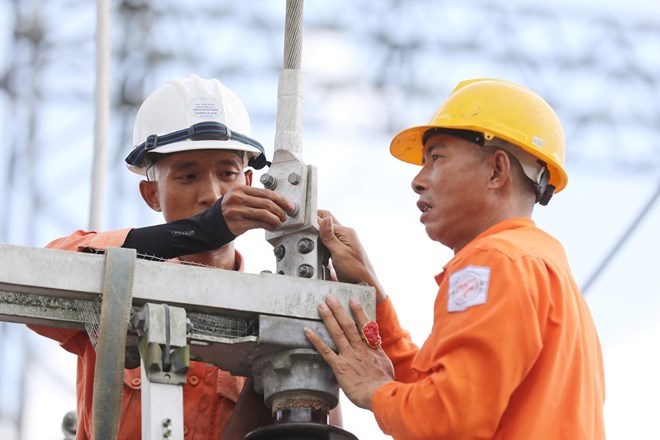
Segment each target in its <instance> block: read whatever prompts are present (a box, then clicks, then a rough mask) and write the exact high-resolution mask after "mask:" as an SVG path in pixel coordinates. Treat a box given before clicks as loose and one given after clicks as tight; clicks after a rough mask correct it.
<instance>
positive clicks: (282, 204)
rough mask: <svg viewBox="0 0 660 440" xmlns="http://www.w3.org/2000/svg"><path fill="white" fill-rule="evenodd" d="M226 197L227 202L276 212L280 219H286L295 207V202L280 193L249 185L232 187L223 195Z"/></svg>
mask: <svg viewBox="0 0 660 440" xmlns="http://www.w3.org/2000/svg"><path fill="white" fill-rule="evenodd" d="M224 197H225V198H228V199H229V201H228V203H231V204H237V205H241V206H249V207H252V208H260V209H266V210H268V211H271V212H273V213H276V214H277V215H278V216H279V217H280V218H281V219H282V221H286V218H287V215H286V214H287V213H289V212H292V211H293V210H294V209H295V204H294V203H292V202H290V201H288V200H287V199H285V198H284V197H282V196H281V195H279V194H277V193H275V192H273V191H269V190H265V189H261V188H253V187H251V186H240V187H234V188H232V189H231V190H229V191H228V192H227V194H225V196H224Z"/></svg>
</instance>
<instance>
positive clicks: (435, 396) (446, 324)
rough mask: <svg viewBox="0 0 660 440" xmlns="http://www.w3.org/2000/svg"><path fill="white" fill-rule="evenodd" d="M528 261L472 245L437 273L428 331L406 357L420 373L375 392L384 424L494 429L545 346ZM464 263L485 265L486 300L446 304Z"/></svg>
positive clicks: (394, 428) (443, 431)
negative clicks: (452, 281)
mask: <svg viewBox="0 0 660 440" xmlns="http://www.w3.org/2000/svg"><path fill="white" fill-rule="evenodd" d="M523 261H525V260H523ZM526 261H527V263H524V262H521V261H515V262H514V261H512V260H511V259H509V258H508V257H507V256H505V255H503V254H501V253H500V252H498V251H497V250H492V249H491V250H485V251H477V252H475V253H474V254H472V255H470V256H469V257H468V258H466V259H465V260H464V261H461V262H460V263H458V264H457V265H456V266H455V267H453V268H452V269H451V270H448V271H447V272H449V273H447V274H445V275H444V276H443V278H442V280H439V286H440V290H439V292H438V296H437V297H436V303H435V317H434V328H433V331H432V333H431V335H430V336H429V338H428V339H427V341H426V342H425V344H424V346H423V347H422V349H421V350H420V352H419V354H418V355H417V356H416V357H415V359H414V360H413V361H412V363H411V367H412V368H413V369H414V370H417V371H418V373H419V379H418V380H417V381H416V382H414V383H401V382H400V381H398V382H390V383H388V384H385V385H383V386H381V387H380V388H378V390H376V393H375V394H374V396H373V398H372V402H371V403H372V408H373V412H374V415H375V417H376V420H377V422H378V424H379V425H380V427H381V429H382V430H383V432H385V433H386V434H389V435H391V436H393V437H394V438H395V439H406V440H416V439H434V440H441V439H462V438H468V437H469V438H492V437H493V435H494V433H495V432H496V429H497V427H498V424H499V421H500V418H501V415H502V413H503V412H504V410H505V408H506V406H507V402H508V400H509V397H510V396H511V394H512V393H513V392H514V391H515V389H516V387H517V386H518V385H519V384H520V382H521V381H522V380H523V378H524V377H525V376H526V374H527V373H528V372H529V370H530V369H531V367H532V365H533V364H534V361H535V359H536V358H537V357H538V355H539V353H540V351H541V348H542V339H541V329H540V327H539V324H538V319H537V311H536V307H535V300H534V296H535V292H534V291H533V288H532V287H530V286H533V285H534V284H533V282H534V280H530V278H532V277H531V276H530V271H531V270H532V269H531V268H530V267H527V266H529V264H533V263H532V262H530V261H529V260H526ZM468 266H477V267H481V268H490V269H489V270H488V272H489V281H488V283H487V284H486V288H485V289H486V292H487V297H486V301H485V302H484V303H483V304H479V305H473V306H471V307H468V308H466V309H465V310H463V311H452V312H449V311H448V309H449V308H450V307H449V303H448V298H449V297H448V289H449V285H450V282H449V279H450V276H451V273H452V272H453V273H456V272H458V271H460V270H461V269H465V268H466V267H468Z"/></svg>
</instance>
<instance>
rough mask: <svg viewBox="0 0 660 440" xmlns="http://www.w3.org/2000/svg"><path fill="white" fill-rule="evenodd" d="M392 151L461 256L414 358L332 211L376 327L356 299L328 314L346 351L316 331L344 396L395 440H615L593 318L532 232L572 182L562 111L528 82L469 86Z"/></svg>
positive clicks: (338, 250)
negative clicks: (370, 290) (606, 420)
mask: <svg viewBox="0 0 660 440" xmlns="http://www.w3.org/2000/svg"><path fill="white" fill-rule="evenodd" d="M390 151H391V153H392V154H393V155H394V157H396V158H398V159H400V160H402V161H404V162H408V163H413V164H416V165H420V166H421V170H420V171H419V173H418V174H417V176H416V177H415V178H414V179H413V181H412V189H413V191H414V192H415V193H417V194H418V196H419V199H418V202H417V207H418V208H419V210H420V211H421V216H420V221H421V223H422V224H423V225H424V226H425V228H426V232H427V234H428V236H429V237H430V238H431V239H432V240H434V241H438V242H440V243H441V244H443V245H445V246H447V247H449V248H450V249H452V250H453V251H454V257H453V258H452V259H451V260H450V261H449V262H448V263H447V264H445V265H444V267H442V269H441V270H440V273H439V274H438V275H437V276H436V277H435V278H436V281H437V284H438V286H439V290H438V293H437V296H436V300H435V305H434V311H433V313H434V322H433V328H432V329H431V330H430V335H429V337H428V339H427V340H426V342H425V343H424V344H423V345H422V347H421V348H418V347H417V346H416V345H414V344H413V343H412V341H411V339H410V336H409V334H408V333H407V332H406V331H404V330H403V329H402V327H401V326H400V325H399V321H398V318H397V315H396V313H395V310H394V308H393V306H392V303H391V301H390V299H389V298H388V297H387V295H386V293H385V291H384V289H383V287H382V286H381V284H380V283H379V281H378V278H377V276H376V274H375V272H374V269H373V268H372V266H371V264H370V262H369V259H368V257H367V255H366V253H365V251H364V249H363V248H362V246H361V244H360V242H359V240H358V238H357V236H356V235H355V232H354V231H353V230H352V229H350V228H346V227H343V226H341V225H340V224H339V223H338V222H337V220H336V219H334V218H333V217H332V215H331V214H330V213H329V212H321V217H322V218H321V219H320V233H321V238H322V239H323V242H324V243H325V245H326V246H327V247H328V249H329V250H330V252H331V254H332V262H333V266H334V268H335V270H336V275H337V278H338V279H339V281H345V282H352V283H358V282H362V283H367V284H369V285H371V286H374V287H375V288H376V295H377V311H376V314H377V316H376V321H370V318H369V317H368V316H366V314H365V312H364V309H363V308H362V306H361V305H360V304H359V303H357V302H352V303H351V312H352V315H353V316H352V317H351V316H350V315H349V313H348V312H347V311H345V310H343V309H342V307H341V305H340V304H339V303H338V302H337V301H336V300H335V299H334V298H331V297H330V298H328V299H327V300H326V302H325V303H322V304H321V305H320V306H319V313H320V315H321V317H322V318H323V320H324V322H325V324H326V326H327V327H328V329H329V333H330V334H331V335H333V339H334V342H335V344H336V346H337V350H338V351H337V352H334V351H332V350H331V349H330V348H329V347H328V346H327V345H326V344H325V343H324V342H323V341H322V340H321V339H320V338H319V337H318V335H316V334H315V333H314V332H312V331H310V330H306V334H307V337H308V339H309V340H310V342H312V344H313V345H314V346H315V347H316V348H317V350H319V352H320V353H321V355H322V356H323V357H324V359H325V360H326V361H327V362H328V363H329V364H330V365H331V366H332V368H333V370H334V372H335V374H336V376H337V380H338V382H339V384H340V386H341V387H342V389H343V390H344V392H345V394H346V395H347V396H348V398H349V399H351V400H352V401H353V403H355V404H356V405H358V406H360V407H362V408H365V409H369V410H371V411H373V413H374V415H375V417H376V420H377V422H378V424H379V426H380V428H381V429H382V430H383V432H385V433H386V434H389V435H391V436H392V437H394V438H395V439H405V440H415V439H429V440H431V439H433V440H441V439H468V438H470V439H472V438H484V439H486V438H494V439H506V440H523V439H524V440H528V439H534V440H539V439H603V438H605V432H604V424H603V403H604V399H605V387H604V376H603V362H602V354H601V348H600V343H599V340H598V335H597V333H596V329H595V326H594V323H593V320H592V317H591V314H590V312H589V309H588V307H587V304H586V302H585V300H584V298H583V296H582V294H581V292H580V290H579V288H578V286H577V284H576V282H575V280H574V278H573V275H572V273H571V270H570V268H569V264H568V261H567V258H566V255H565V252H564V249H563V248H562V246H561V244H560V243H559V242H558V241H557V240H556V239H554V238H553V237H551V236H550V235H548V234H547V233H545V232H543V231H542V230H540V229H539V228H537V227H536V225H535V224H534V222H533V221H532V220H531V216H532V211H533V208H534V205H535V204H536V203H539V204H542V205H546V204H547V203H548V202H549V201H550V199H551V197H552V196H553V194H554V193H558V192H559V191H561V190H563V189H564V188H565V187H566V184H567V181H568V178H567V175H566V171H565V169H564V158H565V143H564V134H563V130H562V127H561V123H560V121H559V118H558V117H557V115H556V114H555V112H554V111H553V110H552V108H551V107H550V106H549V105H548V104H547V103H546V102H545V101H544V100H543V99H542V98H541V97H540V96H538V95H537V94H535V93H534V92H532V91H530V90H528V89H526V88H524V87H521V86H519V85H516V84H513V83H510V82H507V81H502V80H496V79H477V80H470V81H464V82H462V83H460V84H459V85H458V86H457V87H456V88H455V89H454V91H453V92H452V93H451V95H450V96H449V98H447V100H446V101H445V102H444V103H443V104H442V105H441V106H440V108H439V109H438V110H437V111H436V113H435V114H434V115H433V117H432V118H431V121H430V122H429V124H428V125H423V126H419V127H413V128H409V129H407V130H404V131H402V132H401V133H399V134H398V135H396V136H395V137H394V139H393V140H392V143H391V146H390ZM378 328H380V333H378V332H377V331H376V330H378Z"/></svg>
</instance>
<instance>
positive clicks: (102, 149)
mask: <svg viewBox="0 0 660 440" xmlns="http://www.w3.org/2000/svg"><path fill="white" fill-rule="evenodd" d="M109 34H110V1H109V0H96V54H95V58H96V81H95V85H94V159H93V163H92V191H91V201H90V207H89V229H90V230H98V229H100V228H101V223H102V218H103V190H104V186H105V177H106V168H107V146H108V125H109V120H110V92H109V90H110V87H109V83H110V80H109V77H110V38H109Z"/></svg>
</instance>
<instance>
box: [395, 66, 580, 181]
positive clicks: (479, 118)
mask: <svg viewBox="0 0 660 440" xmlns="http://www.w3.org/2000/svg"><path fill="white" fill-rule="evenodd" d="M433 128H440V129H450V130H451V129H454V130H470V131H475V132H479V133H483V135H484V138H485V140H486V141H488V140H491V139H493V138H500V139H503V140H505V141H507V142H509V143H511V144H513V145H514V146H517V147H519V148H521V149H523V150H524V151H526V152H528V153H530V154H532V155H533V156H534V157H536V158H538V159H539V160H541V161H543V162H544V163H545V164H546V166H547V168H548V171H549V174H550V175H549V180H548V183H549V185H552V186H554V188H555V189H554V192H559V191H561V190H562V189H564V188H565V187H566V184H567V182H568V176H567V175H566V171H565V170H564V161H565V156H566V144H565V140H564V130H563V129H562V126H561V122H560V121H559V117H557V114H556V113H555V112H554V110H553V109H552V108H551V107H550V105H549V104H548V103H547V102H545V100H544V99H543V98H541V97H540V96H539V95H537V94H536V93H534V92H532V91H531V90H528V89H526V88H524V87H522V86H519V85H517V84H513V83H511V82H508V81H502V80H498V79H489V78H481V79H473V80H468V81H463V82H461V83H459V84H458V86H456V88H455V89H454V91H453V92H452V93H451V95H449V98H447V100H446V101H445V102H444V103H443V104H442V105H441V106H440V108H438V110H437V111H436V112H435V114H434V115H433V117H432V118H431V121H430V122H429V123H428V125H423V126H419V127H412V128H408V129H407V130H403V131H402V132H400V133H399V134H397V135H396V136H395V137H394V139H393V140H392V143H391V144H390V152H391V153H392V155H393V156H394V157H396V158H397V159H400V160H402V161H404V162H408V163H412V164H415V165H422V153H423V149H424V135H425V133H426V132H427V131H429V130H430V129H433Z"/></svg>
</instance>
